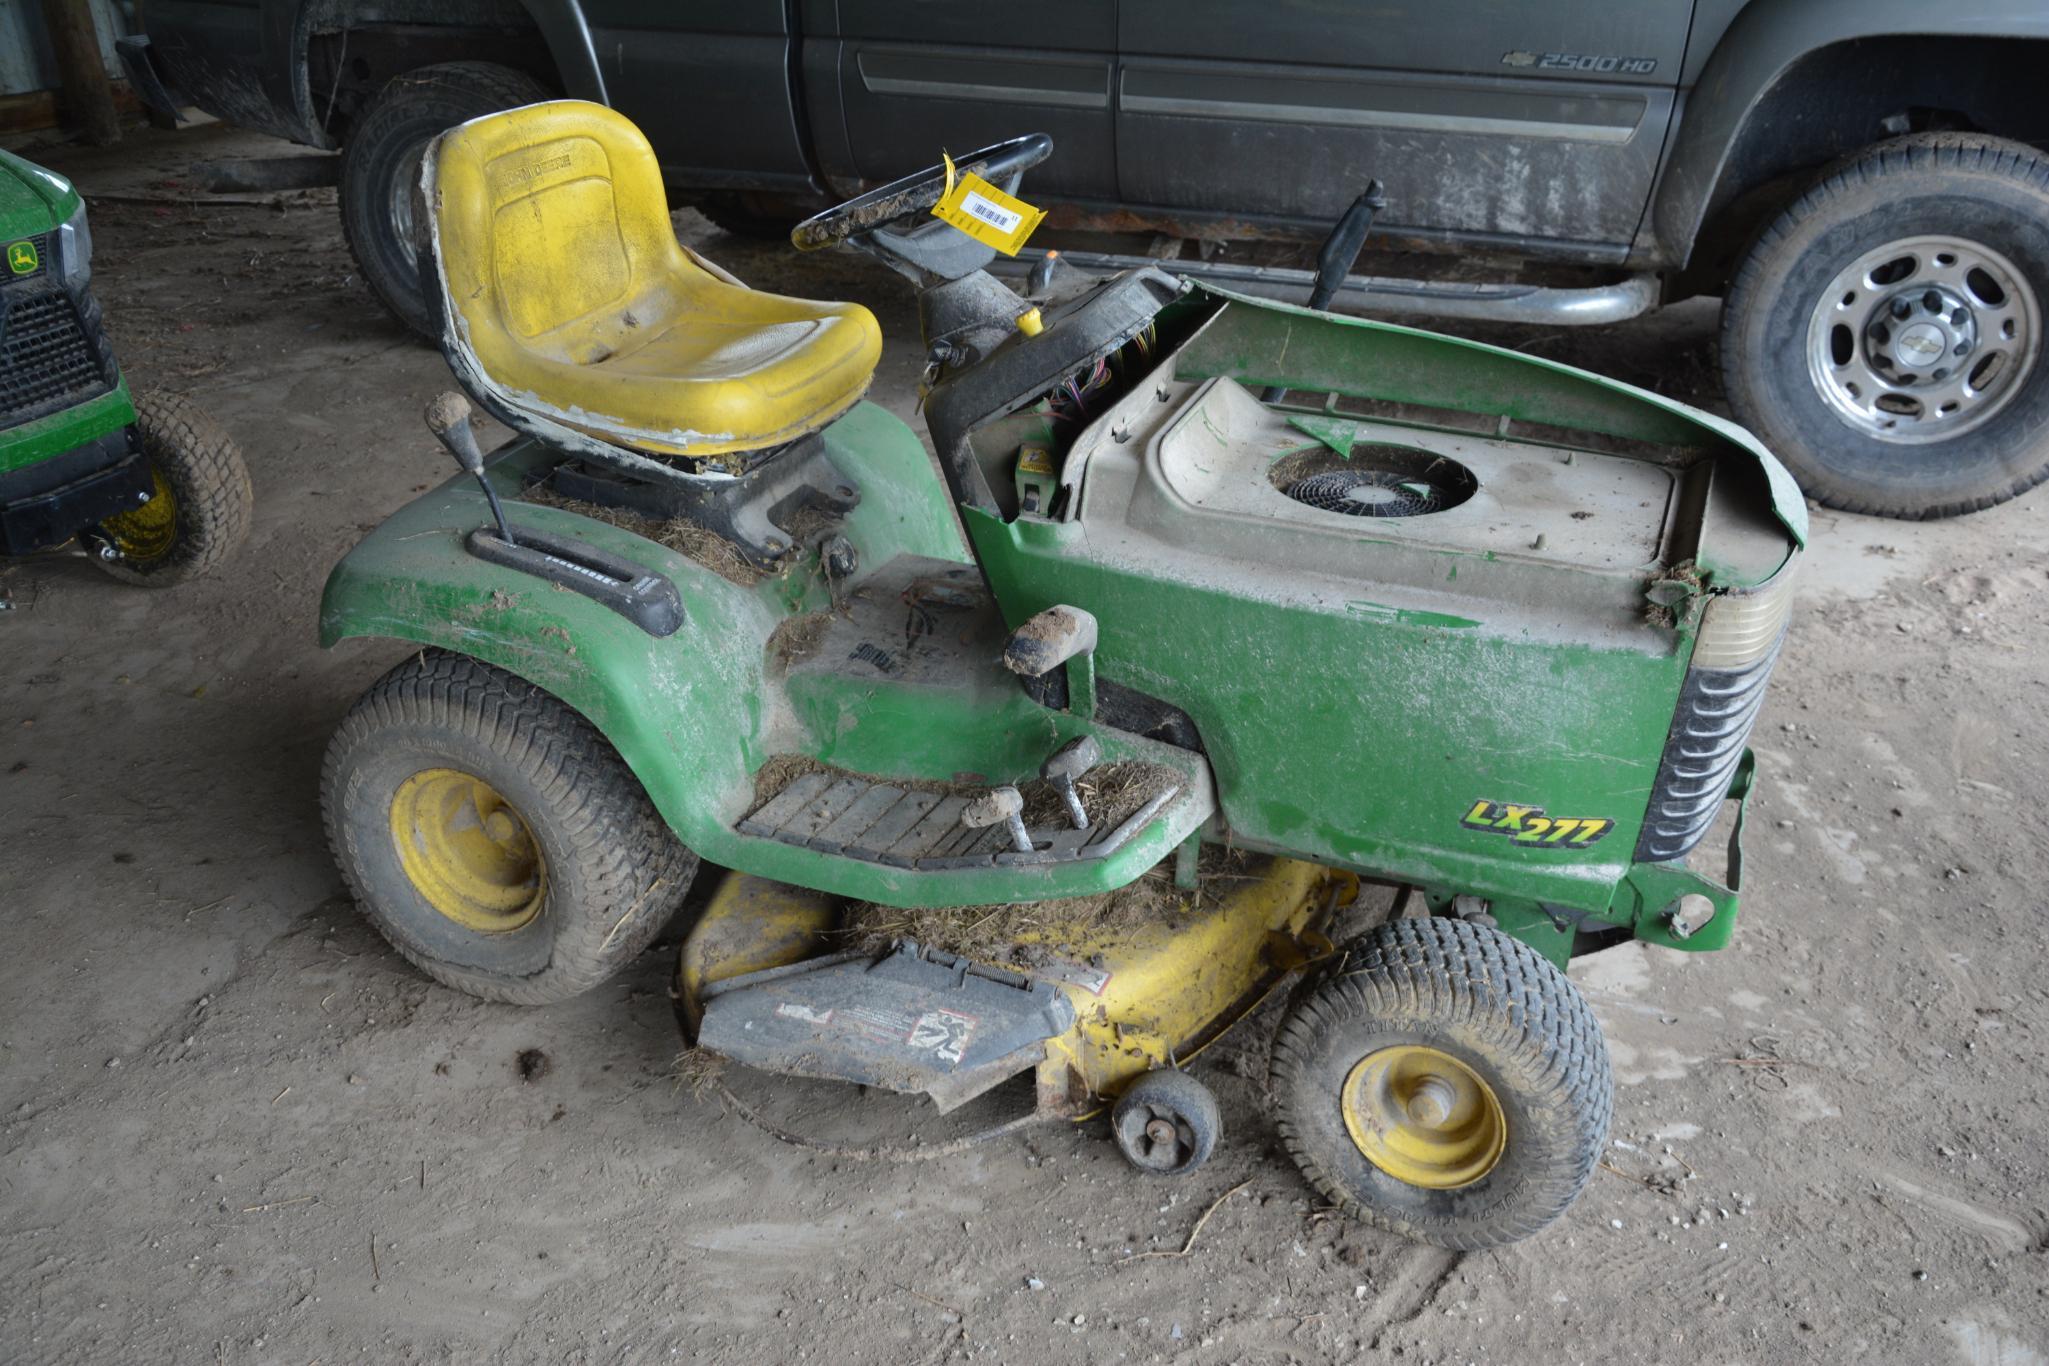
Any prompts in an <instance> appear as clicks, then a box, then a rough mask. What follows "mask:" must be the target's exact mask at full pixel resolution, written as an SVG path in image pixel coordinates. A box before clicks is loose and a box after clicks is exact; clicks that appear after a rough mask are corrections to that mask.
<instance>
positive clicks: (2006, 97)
mask: <svg viewBox="0 0 2049 1366" xmlns="http://www.w3.org/2000/svg"><path fill="white" fill-rule="evenodd" d="M2045 58H2049V42H2043V41H2040V40H2033V39H2015V38H1973V37H1935V36H1925V37H1924V36H1914V37H1904V36H1888V37H1883V38H1859V39H1853V40H1851V41H1848V42H1842V43H1834V44H1831V45H1829V46H1827V47H1821V48H1816V49H1815V50H1814V51H1812V52H1809V53H1807V54H1806V55H1804V56H1802V57H1801V58H1799V59H1798V60H1797V61H1795V62H1794V63H1793V64H1792V65H1791V66H1789V67H1787V68H1786V69H1785V71H1783V72H1781V73H1780V75H1779V77H1778V79H1776V80H1775V81H1773V83H1772V85H1771V86H1770V88H1769V89H1767V90H1766V91H1765V93H1764V95H1763V96H1762V98H1760V99H1759V100H1758V102H1757V104H1756V105H1755V106H1753V107H1752V108H1751V110H1750V111H1749V113H1748V114H1747V115H1745V117H1744V120H1743V124H1742V126H1741V127H1740V128H1739V129H1738V131H1737V134H1736V138H1735V141H1734V143H1733V144H1732V145H1731V147H1730V149H1729V155H1728V158H1727V159H1726V160H1725V161H1724V162H1723V164H1722V170H1721V175H1720V178H1719V179H1718V180H1717V181H1716V182H1715V189H1714V193H1713V195H1712V196H1711V197H1710V198H1709V201H1708V210H1707V214H1706V216H1705V218H1704V219H1703V221H1702V225H1701V231H1700V234H1699V236H1697V237H1696V238H1695V240H1694V242H1693V249H1692V251H1691V252H1690V253H1689V255H1688V261H1687V266H1686V269H1685V271H1684V272H1683V273H1682V275H1681V277H1680V279H1679V281H1678V282H1677V283H1678V285H1679V289H1678V290H1677V291H1676V293H1677V294H1679V295H1684V294H1694V293H1715V292H1718V291H1719V290H1720V289H1721V288H1722V286H1723V285H1724V284H1726V283H1727V281H1728V279H1729V276H1730V275H1731V273H1732V272H1733V271H1734V269H1735V265H1736V262H1737V260H1738V259H1739V258H1740V256H1741V255H1742V252H1743V250H1744V248H1745V247H1746V246H1747V245H1748V244H1749V241H1750V239H1751V237H1752V236H1753V235H1754V234H1755V233H1756V232H1757V230H1758V229H1759V228H1760V227H1761V226H1763V224H1764V223H1766V222H1768V221H1769V220H1770V219H1771V218H1772V217H1774V216H1775V215H1776V214H1777V213H1778V212H1779V211H1780V210H1781V209H1783V208H1785V206H1786V205H1788V204H1790V203H1791V202H1792V201H1793V200H1794V199H1795V198H1797V197H1798V196H1799V195H1800V194H1801V193H1802V192H1803V191H1804V190H1805V189H1806V188H1807V186H1808V185H1809V184H1810V183H1811V182H1812V181H1813V179H1814V177H1815V176H1816V175H1817V174H1818V173H1820V171H1821V170H1822V169H1823V168H1824V167H1826V166H1828V165H1829V164H1830V163H1832V162H1834V161H1837V160H1839V159H1840V158H1842V157H1845V156H1848V155H1849V154H1851V153H1853V152H1856V151H1858V150H1859V149H1861V148H1864V147H1868V146H1870V145H1871V144H1873V143H1875V142H1883V141H1885V140H1886V139H1887V138H1894V137H1899V136H1902V135H1904V134H1907V133H1926V132H1975V133H1991V134H1993V135H1995V136H1999V137H2007V138H2012V139H2015V140H2016V141H2020V142H2027V143H2032V144H2033V145H2035V146H2037V147H2043V146H2045V145H2049V144H2045V142H2044V138H2045V136H2049V128H2045V126H2044V124H2043V121H2042V116H2041V99H2040V96H2039V94H2038V93H2036V90H2035V88H2034V86H2033V85H2032V84H2031V81H2032V80H2037V79H2039V76H2031V75H2030V74H2029V73H2031V72H2038V71H2039V70H2040V66H2041V63H2042V61H2043V60H2044V59H2045ZM1697 97H1698V92H1696V98H1697Z"/></svg>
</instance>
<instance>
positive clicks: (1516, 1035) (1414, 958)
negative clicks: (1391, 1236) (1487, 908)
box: [1270, 918, 1614, 1251]
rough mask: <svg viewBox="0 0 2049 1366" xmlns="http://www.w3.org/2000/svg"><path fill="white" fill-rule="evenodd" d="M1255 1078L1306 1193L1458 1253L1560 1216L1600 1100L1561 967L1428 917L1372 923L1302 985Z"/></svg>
mask: <svg viewBox="0 0 2049 1366" xmlns="http://www.w3.org/2000/svg"><path fill="white" fill-rule="evenodd" d="M1270 1079H1271V1084H1272V1088H1273V1094H1274V1104H1275V1109H1276V1111H1277V1115H1278V1128H1279V1130H1280V1135H1281V1142H1282V1144H1283V1145H1284V1146H1285V1147H1286V1148H1287V1150H1288V1152H1289V1154H1290V1155H1292V1156H1293V1157H1294V1159H1295V1162H1296V1164H1297V1165H1298V1166H1299V1167H1301V1169H1302V1174H1303V1175H1304V1176H1305V1177H1307V1178H1308V1180H1309V1184H1310V1185H1312V1186H1314V1187H1315V1188H1316V1189H1317V1190H1318V1191H1319V1192H1321V1193H1322V1194H1323V1195H1324V1196H1325V1197H1327V1198H1328V1199H1330V1200H1331V1201H1332V1202H1333V1203H1335V1204H1336V1205H1338V1206H1339V1207H1340V1208H1342V1209H1344V1210H1345V1211H1346V1212H1347V1213H1350V1214H1352V1215H1354V1216H1356V1217H1358V1218H1361V1219H1364V1220H1366V1221H1367V1222H1368V1223H1372V1224H1377V1225H1379V1226H1380V1227H1382V1228H1385V1229H1389V1230H1392V1231H1393V1232H1396V1233H1400V1234H1404V1235H1406V1236H1407V1237H1410V1238H1416V1239H1419V1240H1421V1241H1423V1242H1426V1243H1435V1244H1436V1245H1437V1246H1439V1247H1447V1248H1453V1249H1456V1250H1459V1251H1471V1250H1474V1249H1477V1248H1488V1247H1499V1246H1502V1245H1503V1244H1506V1243H1512V1242H1516V1241H1518V1240H1520V1239H1523V1238H1527V1237H1529V1236H1530V1235H1531V1234H1533V1233H1535V1232H1537V1231H1538V1230H1539V1229H1542V1228H1543V1227H1544V1226H1545V1225H1547V1224H1549V1223H1550V1222H1551V1221H1552V1220H1554V1219H1556V1218H1558V1216H1559V1215H1561V1214H1563V1213H1564V1212H1565V1210H1566V1208H1567V1207H1568V1206H1570V1205H1571V1204H1572V1202H1573V1201H1574V1200H1575V1199H1576V1198H1577V1197H1578V1196H1579V1193H1580V1191H1581V1190H1582V1189H1584V1188H1585V1186H1586V1183H1587V1180H1588V1178H1589V1177H1591V1176H1592V1175H1593V1171H1594V1163H1595V1162H1596V1161H1598V1160H1599V1158H1600V1155H1601V1148H1602V1145H1603V1144H1604V1143H1605V1142H1606V1141H1607V1133H1608V1118H1609V1111H1610V1108H1611V1104H1612V1101H1613V1096H1614V1080H1613V1075H1612V1073H1611V1072H1610V1070H1609V1066H1608V1049H1607V1044H1606V1042H1605V1041H1604V1040H1603V1039H1602V1037H1601V1027H1600V1025H1599V1023H1598V1022H1596V1021H1595V1019H1594V1016H1593V1012H1592V1011H1591V1010H1589V1009H1588V1008H1587V1004H1586V1001H1585V1000H1584V999H1583V998H1581V996H1580V994H1579V992H1578V990H1577V989H1575V988H1574V987H1573V985H1572V983H1571V982H1569V981H1567V980H1566V977H1565V974H1564V973H1562V972H1560V971H1559V970H1558V969H1557V968H1555V967H1553V966H1552V965H1551V964H1550V963H1549V962H1547V961H1546V960H1544V959H1543V958H1541V957H1539V956H1538V954H1537V953H1536V951H1535V950H1534V949H1532V948H1530V947H1529V946H1528V945H1527V944H1524V943H1522V942H1521V941H1519V940H1515V939H1511V938H1509V937H1508V936H1507V935H1505V934H1502V933H1501V932H1500V931H1498V930H1492V929H1486V928H1484V927H1481V926H1478V925H1473V924H1468V923H1466V922H1464V921H1460V920H1450V919H1439V918H1432V919H1423V920H1397V921H1393V922H1390V923H1389V924H1386V925H1383V926H1381V927H1380V928H1378V929H1376V930H1374V931H1372V932H1371V933H1369V934H1366V935H1364V936H1362V937H1361V938H1359V939H1357V940H1355V941H1354V942H1353V943H1352V944H1351V945H1350V946H1349V947H1348V948H1347V950H1346V953H1345V954H1344V956H1343V957H1342V958H1341V959H1340V960H1339V961H1338V964H1337V966H1336V967H1335V968H1334V969H1333V970H1332V971H1330V972H1329V973H1327V974H1326V975H1325V976H1323V977H1322V978H1320V979H1318V980H1316V981H1313V982H1311V983H1309V984H1308V985H1306V986H1305V987H1304V988H1303V990H1302V991H1301V992H1300V993H1298V995H1297V996H1296V998H1295V1001H1294V1002H1293V1004H1292V1005H1291V1007H1290V1009H1289V1013H1288V1016H1287V1019H1286V1020H1285V1021H1283V1023H1282V1025H1281V1028H1280V1031H1279V1032H1278V1033H1277V1034H1276V1035H1275V1038H1274V1047H1273V1062H1272V1071H1271V1074H1270Z"/></svg>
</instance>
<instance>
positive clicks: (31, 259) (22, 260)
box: [7, 242, 43, 275]
mask: <svg viewBox="0 0 2049 1366" xmlns="http://www.w3.org/2000/svg"><path fill="white" fill-rule="evenodd" d="M42 264H43V258H42V254H41V253H39V252H38V251H37V250H36V244H35V243H33V242H10V243H8V244H7V269H8V270H9V271H11V272H13V273H14V274H16V275H33V274H35V272H36V270H37V269H38V268H39V267H40V266H41V265H42Z"/></svg>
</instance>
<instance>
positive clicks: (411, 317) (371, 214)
mask: <svg viewBox="0 0 2049 1366" xmlns="http://www.w3.org/2000/svg"><path fill="white" fill-rule="evenodd" d="M553 98H554V96H553V94H552V93H551V92H550V91H549V90H548V88H547V87H546V86H544V85H542V84H541V83H540V82H539V81H537V80H535V79H534V78H533V77H531V76H529V75H527V74H526V73H525V72H522V71H515V70H513V69H512V68H511V67H509V66H498V65H496V64H494V63H491V62H444V63H442V64H441V65H439V66H425V67H421V68H419V69H418V70H416V71H407V72H403V73H401V74H400V75H397V76H394V77H392V79H391V80H390V81H389V82H387V83H386V85H385V86H384V88H383V89H382V90H380V91H378V92H377V96H376V98H375V99H373V100H371V101H370V106H369V108H368V109H367V110H365V111H364V114H363V118H362V121H361V122H359V123H358V124H357V125H356V127H355V130H354V131H353V132H352V133H350V134H349V141H348V145H347V146H346V147H344V148H343V149H342V161H341V213H342V233H343V235H344V236H345V237H347V238H348V243H349V251H350V253H351V254H353V255H354V256H355V258H356V265H357V266H358V267H360V268H361V270H362V272H363V278H364V279H365V280H367V281H368V282H369V284H370V288H371V289H373V290H375V291H376V292H377V297H378V298H379V299H382V300H383V301H384V306H385V307H386V308H388V309H390V310H391V311H392V314H393V315H394V316H395V317H397V319H398V320H399V321H400V322H402V323H404V324H405V325H406V326H407V327H409V328H411V329H412V330H413V331H414V332H417V333H419V334H420V335H421V336H422V337H425V338H427V339H428V340H430V341H436V340H439V339H438V338H437V337H436V336H435V335H434V328H433V320H432V318H431V316H430V315H429V314H428V312H427V300H426V298H425V296H424V295H423V294H422V293H421V291H420V268H419V263H418V261H417V260H416V258H415V253H414V248H413V188H414V186H416V185H417V184H418V183H419V180H420V160H421V158H422V157H423V156H424V155H425V154H426V151H427V144H428V143H430V142H432V141H433V140H434V139H435V138H436V137H438V136H440V135H441V134H442V133H445V132H447V131H448V130H449V129H451V128H453V127H455V126H456V125H457V124H459V123H466V122H468V121H469V120H470V119H474V118H481V117H483V116H484V115H486V114H496V113H499V112H500V111H502V110H506V109H517V108H519V107H520V106H521V105H527V104H535V103H538V102H540V101H542V100H547V99H553Z"/></svg>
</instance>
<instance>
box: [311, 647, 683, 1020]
mask: <svg viewBox="0 0 2049 1366" xmlns="http://www.w3.org/2000/svg"><path fill="white" fill-rule="evenodd" d="M320 803H321V809H322V813H323V815H324V816H325V818H326V822H327V836H328V843H329V845H330V847H331V848H332V849H333V851H334V856H335V861H336V862H337V863H338V864H340V866H341V870H342V875H343V876H344V877H345V878H346V879H347V881H348V884H349V888H350V890H351V891H352V892H353V893H354V894H355V898H356V903H357V905H358V906H360V907H361V908H362V911H363V914H364V916H365V917H366V918H368V919H369V921H370V923H371V924H373V925H375V926H376V927H377V929H378V931H379V932H380V933H382V934H383V935H384V937H385V938H386V939H388V940H389V941H391V945H392V947H393V948H395V949H397V950H398V951H399V952H400V953H401V954H403V955H404V956H405V957H406V959H407V960H408V961H410V962H411V963H412V964H413V965H414V966H416V967H418V968H419V969H420V970H421V971H422V972H424V973H426V974H427V975H428V976H429V977H432V978H434V979H435V980H436V981H438V982H441V983H443V984H445V985H447V986H452V987H455V988H457V989H458V990H461V991H466V992H469V993H470V994H471V995H473V996H480V997H483V998H484V999H485V1000H489V1001H511V1002H515V1003H518V1004H522V1005H539V1004H543V1003H545V1002H550V1001H561V1000H566V999H568V998H569V997H571V996H575V995H577V994H578V993H580V992H584V991H588V990H590V989H591V988H592V987H594V986H597V985H598V984H599V983H601V982H604V981H605V980H606V979H608V978H610V977H611V976H612V975H613V974H614V973H615V972H617V971H618V970H619V969H620V968H621V967H623V966H624V965H625V964H626V963H628V962H630V961H631V960H632V959H633V958H634V957H635V956H636V955H637V954H639V953H640V951H641V950H642V949H644V948H646V947H647V946H648V944H649V943H650V942H651V941H652V940H653V939H654V937H655V936H656V935H657V934H659V933H660V932H661V929H662V927H663V926H664V925H666V924H667V923H668V921H669V917H670V916H671V915H672V914H673V913H674V912H675V909H676V907H677V905H678V904H679V903H680V902H681V901H682V899H683V895H684V893H685V892H686V891H688V890H689V887H690V880H691V878H692V877H693V876H694V875H695V873H696V871H697V856H696V855H694V854H692V853H691V852H690V851H689V850H687V849H685V848H684V847H683V846H682V844H680V843H679V842H678V841H677V840H676V837H675V835H674V834H673V833H671V832H670V830H669V827H668V825H667V824H666V823H665V822H664V821H663V820H662V818H661V815H660V814H659V813H658V812H657V811H656V810H655V808H654V803H653V802H651V801H650V800H649V799H648V796H647V793H646V792H645V791H644V790H643V789H642V788H641V786H640V783H639V781H638V780H637V779H635V778H634V776H633V774H632V772H631V770H629V769H628V768H627V767H626V763H625V761H624V760H623V759H621V758H620V757H619V755H618V752H617V751H616V750H614V749H613V748H612V747H611V745H609V744H608V743H606V741H605V738H604V737H603V736H602V735H600V734H599V733H598V731H597V729H596V728H595V727H594V726H592V725H591V724H590V722H588V721H586V720H584V719H583V717H581V716H579V715H577V714H576V713H575V712H573V711H571V710H570V709H569V708H568V707H566V706H564V705H563V704H562V703H561V702H559V701H557V700H556V699H555V698H553V697H551V696H549V695H548V694H547V693H545V692H543V691H541V690H540V689H539V688H536V687H534V686H533V685H531V684H529V683H527V682H525V681H524V680H522V679H519V678H517V677H515V676H514V675H512V674H508V673H506V672H505V671H504V670H502V669H497V668H493V667H492V666H490V665H488V664H484V663H481V662H479V661H477V660H474V659H469V658H466V657H464V656H462V655H454V654H447V653H443V652H440V651H423V652H421V653H420V654H418V655H415V656H414V657H413V658H411V659H409V660H407V661H406V662H404V663H403V664H400V665H399V666H398V667H397V668H395V669H393V670H392V671H391V672H390V673H388V674H386V675H385V676H384V677H383V678H381V679H379V680H378V681H377V682H376V684H374V685H373V686H372V687H371V689H370V690H369V691H368V692H367V693H365V694H364V695H363V697H362V699H361V700H360V701H358V702H357V703H356V705H355V707H354V708H352V709H351V710H350V712H349V714H348V716H347V717H345V718H344V719H343V721H342V724H341V727H340V729H339V730H338V731H337V732H336V733H335V737H334V740H333V742H332V743H330V744H329V746H328V750H327V761H326V764H325V766H324V768H323V770H322V773H321V793H320Z"/></svg>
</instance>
